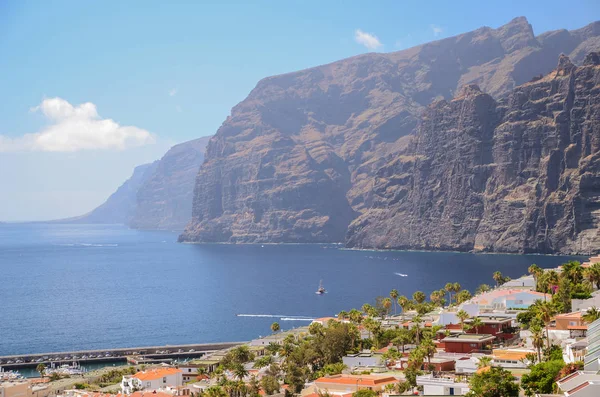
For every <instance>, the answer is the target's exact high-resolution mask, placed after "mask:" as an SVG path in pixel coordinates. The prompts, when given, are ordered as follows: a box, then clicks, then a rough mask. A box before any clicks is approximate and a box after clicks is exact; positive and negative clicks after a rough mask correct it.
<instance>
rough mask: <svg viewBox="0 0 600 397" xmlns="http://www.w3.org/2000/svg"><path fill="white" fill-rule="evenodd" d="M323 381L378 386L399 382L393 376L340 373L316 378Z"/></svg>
mask: <svg viewBox="0 0 600 397" xmlns="http://www.w3.org/2000/svg"><path fill="white" fill-rule="evenodd" d="M315 382H321V383H335V384H339V385H358V386H377V385H381V384H386V383H392V382H398V380H397V379H396V378H394V377H393V376H385V377H377V376H370V375H356V376H352V375H338V376H330V377H328V376H324V377H322V378H319V379H317V380H315Z"/></svg>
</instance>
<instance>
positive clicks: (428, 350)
mask: <svg viewBox="0 0 600 397" xmlns="http://www.w3.org/2000/svg"><path fill="white" fill-rule="evenodd" d="M419 348H420V349H422V350H423V354H424V355H425V357H427V366H428V367H431V357H433V356H434V355H435V353H436V352H437V349H436V347H435V344H434V343H433V340H432V339H431V338H424V339H423V342H421V344H420V345H419Z"/></svg>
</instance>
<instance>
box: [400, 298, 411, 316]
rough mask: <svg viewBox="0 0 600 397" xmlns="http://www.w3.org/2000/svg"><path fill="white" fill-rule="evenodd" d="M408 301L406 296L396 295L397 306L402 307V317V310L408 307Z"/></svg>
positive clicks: (404, 310)
mask: <svg viewBox="0 0 600 397" xmlns="http://www.w3.org/2000/svg"><path fill="white" fill-rule="evenodd" d="M409 303H410V300H409V299H408V298H407V297H406V296H404V295H400V296H399V297H398V306H400V307H401V308H402V318H404V312H406V309H408V305H409Z"/></svg>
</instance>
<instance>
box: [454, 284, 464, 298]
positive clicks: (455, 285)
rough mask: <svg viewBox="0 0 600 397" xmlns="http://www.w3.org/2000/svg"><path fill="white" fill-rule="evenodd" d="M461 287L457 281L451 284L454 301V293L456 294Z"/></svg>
mask: <svg viewBox="0 0 600 397" xmlns="http://www.w3.org/2000/svg"><path fill="white" fill-rule="evenodd" d="M461 289H462V287H461V286H460V284H459V283H454V284H452V292H454V300H455V301H456V294H458V293H459V292H460V290H461Z"/></svg>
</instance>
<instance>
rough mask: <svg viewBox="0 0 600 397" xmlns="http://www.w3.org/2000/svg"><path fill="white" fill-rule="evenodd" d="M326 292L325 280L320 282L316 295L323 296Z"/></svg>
mask: <svg viewBox="0 0 600 397" xmlns="http://www.w3.org/2000/svg"><path fill="white" fill-rule="evenodd" d="M325 292H327V291H325V288H323V280H321V281H319V289H318V290H317V292H315V294H317V295H323V294H324V293H325Z"/></svg>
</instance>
